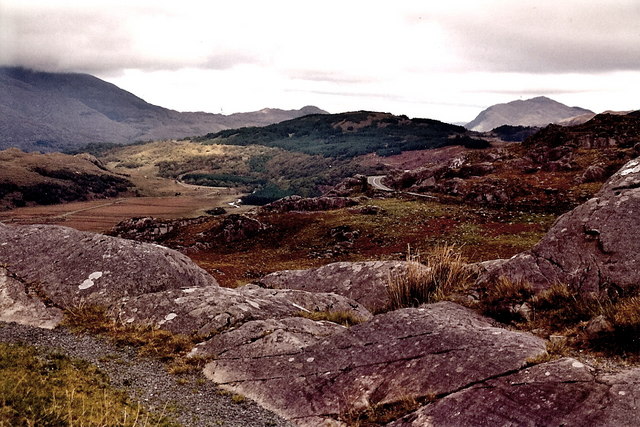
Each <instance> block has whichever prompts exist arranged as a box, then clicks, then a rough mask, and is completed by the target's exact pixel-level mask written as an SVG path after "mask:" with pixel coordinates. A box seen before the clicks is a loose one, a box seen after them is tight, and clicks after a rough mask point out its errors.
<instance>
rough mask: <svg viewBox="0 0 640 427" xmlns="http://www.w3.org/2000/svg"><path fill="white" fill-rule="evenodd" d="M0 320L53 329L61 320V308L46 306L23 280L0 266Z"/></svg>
mask: <svg viewBox="0 0 640 427" xmlns="http://www.w3.org/2000/svg"><path fill="white" fill-rule="evenodd" d="M0 321H2V322H15V323H19V324H21V325H29V326H36V327H38V328H44V329H53V328H55V327H56V326H58V324H60V322H61V321H62V310H60V309H59V308H56V307H47V306H46V305H45V303H44V302H42V301H41V300H40V299H39V298H38V297H37V295H32V294H30V293H29V291H28V290H27V287H26V286H25V284H24V283H23V282H21V281H19V280H18V279H17V278H16V277H13V276H12V275H11V274H9V272H8V271H7V270H6V269H5V268H3V267H0Z"/></svg>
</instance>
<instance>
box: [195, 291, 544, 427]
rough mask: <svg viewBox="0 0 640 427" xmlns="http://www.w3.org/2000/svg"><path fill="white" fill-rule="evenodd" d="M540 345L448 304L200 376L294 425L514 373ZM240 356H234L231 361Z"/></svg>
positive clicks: (218, 363) (222, 361) (396, 314)
mask: <svg viewBox="0 0 640 427" xmlns="http://www.w3.org/2000/svg"><path fill="white" fill-rule="evenodd" d="M544 351H545V342H544V340H542V339H539V338H537V337H534V336H533V335H530V334H526V333H519V332H512V331H508V330H506V329H503V328H500V327H496V326H494V325H493V323H491V321H490V320H488V319H486V318H484V317H482V316H480V315H478V314H476V313H475V312H473V311H471V310H469V309H466V308H464V307H461V306H458V305H456V304H454V303H449V302H443V303H437V304H432V305H427V306H423V307H421V308H413V309H402V310H397V311H393V312H390V313H386V314H382V315H378V316H376V317H375V318H374V319H373V320H371V321H369V322H366V323H363V324H360V325H356V326H353V327H351V328H349V329H346V330H345V331H344V332H342V333H338V334H335V335H331V336H329V337H327V338H325V339H323V340H322V341H320V342H318V343H316V344H313V345H311V346H308V347H306V348H304V349H303V350H302V351H301V352H299V353H297V354H294V355H276V356H264V357H263V356H247V357H242V356H241V355H237V354H234V355H233V356H234V357H225V354H221V355H220V356H219V357H218V358H217V359H216V360H215V361H213V362H211V363H209V364H208V365H207V367H206V368H205V374H206V375H207V376H208V377H209V378H210V379H212V380H213V381H215V382H217V383H219V384H222V385H224V386H225V387H226V388H229V389H231V390H234V391H236V392H239V393H241V394H244V395H246V396H248V397H250V398H251V399H253V400H255V401H257V402H258V403H260V404H261V405H262V406H264V407H265V408H267V409H270V410H272V411H274V412H276V413H278V414H280V415H281V416H283V417H284V418H286V419H289V420H292V421H294V422H295V423H297V424H299V425H318V422H319V420H321V419H322V420H325V421H327V422H331V421H332V420H337V419H338V418H339V417H340V416H341V414H345V413H348V412H350V411H357V410H361V409H365V408H367V407H369V406H371V405H376V404H384V403H391V402H395V401H399V400H402V399H405V398H407V397H414V398H421V397H426V396H431V395H433V394H443V393H452V392H454V391H457V390H460V389H463V388H465V387H468V386H470V385H471V384H474V383H476V382H480V381H485V380H487V379H490V378H493V377H496V376H499V375H505V374H507V373H509V372H513V371H517V370H518V369H521V368H522V367H523V366H525V364H526V360H527V359H528V358H530V357H534V356H536V355H539V354H542V353H544ZM238 356H240V357H238Z"/></svg>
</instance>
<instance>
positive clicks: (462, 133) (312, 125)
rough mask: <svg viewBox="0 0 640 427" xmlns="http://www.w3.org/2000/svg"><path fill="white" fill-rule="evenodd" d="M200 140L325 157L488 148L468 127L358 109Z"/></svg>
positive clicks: (208, 136) (225, 131)
mask: <svg viewBox="0 0 640 427" xmlns="http://www.w3.org/2000/svg"><path fill="white" fill-rule="evenodd" d="M194 141H199V142H203V143H216V144H227V145H264V146H267V147H278V148H282V149H284V150H288V151H295V152H302V153H306V154H312V155H316V154H319V155H322V156H324V157H337V158H351V157H355V156H359V155H363V154H369V153H376V154H378V155H381V156H389V155H393V154H399V153H401V152H403V151H413V150H425V149H429V148H437V147H442V146H445V145H465V146H467V147H469V148H485V147H487V146H488V145H489V144H488V142H486V141H484V140H480V139H475V138H473V137H472V136H471V135H470V134H469V132H468V131H467V130H466V129H465V128H464V127H462V126H456V125H451V124H448V123H443V122H440V121H437V120H431V119H409V118H408V117H407V116H395V115H393V114H389V113H380V112H373V111H354V112H348V113H340V114H312V115H308V116H304V117H299V118H296V119H292V120H287V121H284V122H281V123H276V124H273V125H269V126H265V127H260V128H255V127H254V128H244V129H230V130H224V131H220V132H217V133H210V134H207V135H205V136H203V137H200V138H195V139H194Z"/></svg>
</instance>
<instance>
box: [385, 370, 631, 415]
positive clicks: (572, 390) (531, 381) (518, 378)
mask: <svg viewBox="0 0 640 427" xmlns="http://www.w3.org/2000/svg"><path fill="white" fill-rule="evenodd" d="M639 380H640V369H638V368H635V369H630V370H627V371H624V372H621V373H617V374H612V375H598V374H597V373H596V371H595V370H594V369H593V368H592V367H590V366H587V365H584V364H582V363H581V362H579V361H577V360H575V359H571V358H564V359H560V360H556V361H553V362H548V363H543V364H540V365H536V366H533V367H529V368H526V369H523V370H520V371H518V372H516V373H513V374H511V375H505V376H502V377H499V378H494V379H490V380H488V381H483V382H481V383H478V384H475V385H473V386H471V387H469V388H467V389H465V390H462V391H459V392H457V393H453V394H450V395H447V396H446V397H444V398H442V399H439V400H437V401H436V402H434V403H432V404H428V405H426V406H423V407H422V408H420V409H419V410H417V411H416V412H414V413H412V414H410V415H408V416H406V417H404V418H403V419H401V420H398V421H397V422H395V423H392V424H391V425H392V426H394V427H401V426H402V427H409V426H415V427H418V426H426V425H437V426H494V425H500V426H516V425H518V426H519V425H522V426H540V425H556V426H558V425H563V426H586V425H592V426H593V425H598V426H605V425H606V426H635V425H638V424H637V423H638V414H639V413H640V412H639V411H640V407H639V406H638V397H639V396H640V381H639Z"/></svg>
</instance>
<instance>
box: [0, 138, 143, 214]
mask: <svg viewBox="0 0 640 427" xmlns="http://www.w3.org/2000/svg"><path fill="white" fill-rule="evenodd" d="M132 186H133V184H132V183H131V182H129V181H128V180H127V179H125V178H123V177H122V176H118V175H116V174H114V173H112V172H109V171H108V170H107V169H105V168H104V166H103V165H102V163H100V161H98V160H97V159H96V158H95V157H93V156H90V155H86V154H81V155H77V156H69V155H66V154H60V153H52V154H35V153H24V152H22V151H20V150H18V149H15V148H12V149H9V150H4V151H0V210H4V209H10V208H14V207H20V206H29V205H51V204H56V203H63V202H70V201H76V200H92V199H101V198H105V197H115V196H118V195H121V194H123V193H127V192H129V190H130V187H132Z"/></svg>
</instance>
